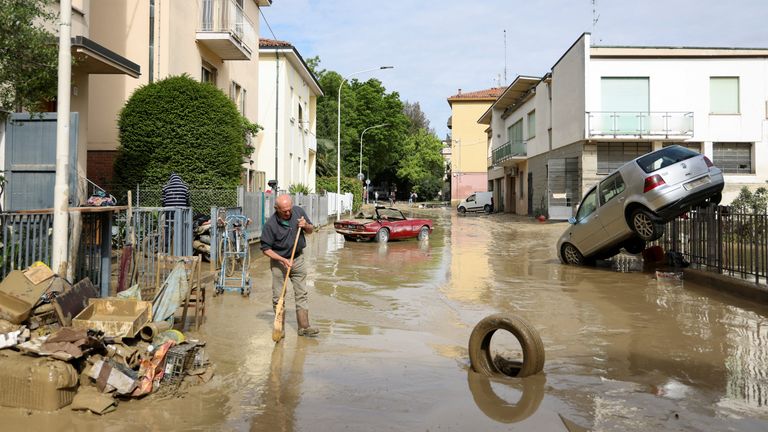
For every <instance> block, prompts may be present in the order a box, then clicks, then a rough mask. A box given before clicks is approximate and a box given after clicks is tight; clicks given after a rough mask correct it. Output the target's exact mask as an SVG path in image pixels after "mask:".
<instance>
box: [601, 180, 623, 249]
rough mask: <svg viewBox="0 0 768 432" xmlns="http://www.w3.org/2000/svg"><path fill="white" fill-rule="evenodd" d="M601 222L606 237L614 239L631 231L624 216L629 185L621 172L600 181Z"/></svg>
mask: <svg viewBox="0 0 768 432" xmlns="http://www.w3.org/2000/svg"><path fill="white" fill-rule="evenodd" d="M599 189H600V193H599V198H600V208H599V209H598V212H599V213H600V223H601V224H602V225H603V229H605V233H606V238H607V239H608V240H609V241H613V240H616V239H619V238H622V237H624V236H626V235H627V234H629V233H630V231H629V227H628V225H627V221H626V219H625V218H624V202H625V200H626V198H627V193H628V192H627V187H626V185H625V183H624V178H622V176H621V173H620V172H616V173H614V174H613V175H611V176H610V177H608V178H606V179H605V180H603V181H602V182H600V186H599Z"/></svg>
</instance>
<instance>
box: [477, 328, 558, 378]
mask: <svg viewBox="0 0 768 432" xmlns="http://www.w3.org/2000/svg"><path fill="white" fill-rule="evenodd" d="M497 330H506V331H508V332H510V333H512V335H513V336H515V338H516V339H517V341H518V342H519V343H520V347H521V348H522V350H523V362H522V365H521V366H520V367H519V368H510V370H507V371H505V372H506V373H505V372H503V371H502V370H501V369H500V368H499V361H498V360H495V359H493V358H492V352H491V338H492V337H493V334H494V333H496V331H497ZM544 359H545V353H544V343H543V342H542V341H541V336H539V333H538V332H537V331H536V330H535V329H534V328H533V326H531V325H530V324H529V323H528V322H527V321H525V320H523V319H522V318H519V317H516V316H513V315H509V314H495V315H489V316H487V317H485V318H483V319H482V320H480V322H479V323H477V325H476V326H475V328H474V329H473V330H472V334H471V335H470V336H469V362H470V365H471V366H472V370H474V371H475V372H477V373H480V374H483V375H485V376H489V377H507V376H510V375H507V373H514V372H517V374H516V375H514V376H515V377H517V378H524V377H527V376H531V375H535V374H537V373H539V372H541V371H542V370H543V369H544ZM504 361H506V362H507V363H511V362H510V361H509V360H506V359H504Z"/></svg>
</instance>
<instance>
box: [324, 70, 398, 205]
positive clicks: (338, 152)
mask: <svg viewBox="0 0 768 432" xmlns="http://www.w3.org/2000/svg"><path fill="white" fill-rule="evenodd" d="M379 69H394V66H379V67H377V68H372V69H365V70H361V71H357V72H352V73H351V74H349V75H347V76H345V77H344V79H342V80H341V84H339V100H338V102H337V103H336V106H337V108H338V112H337V114H336V119H337V123H336V220H339V219H341V87H343V86H344V83H345V82H347V80H348V79H349V78H350V77H352V76H354V75H357V74H361V73H365V72H371V71H375V70H379Z"/></svg>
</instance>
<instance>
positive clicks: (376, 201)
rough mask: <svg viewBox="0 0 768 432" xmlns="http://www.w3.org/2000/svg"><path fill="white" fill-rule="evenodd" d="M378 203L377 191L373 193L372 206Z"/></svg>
mask: <svg viewBox="0 0 768 432" xmlns="http://www.w3.org/2000/svg"><path fill="white" fill-rule="evenodd" d="M378 201H379V191H374V192H373V204H374V205H376V204H378Z"/></svg>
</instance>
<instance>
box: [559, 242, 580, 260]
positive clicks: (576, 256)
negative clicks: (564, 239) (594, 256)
mask: <svg viewBox="0 0 768 432" xmlns="http://www.w3.org/2000/svg"><path fill="white" fill-rule="evenodd" d="M560 256H561V257H562V261H563V263H565V264H570V265H584V264H585V260H584V255H582V254H581V252H579V249H577V248H576V246H574V245H572V244H570V243H566V244H564V245H563V247H562V249H561V250H560Z"/></svg>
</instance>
